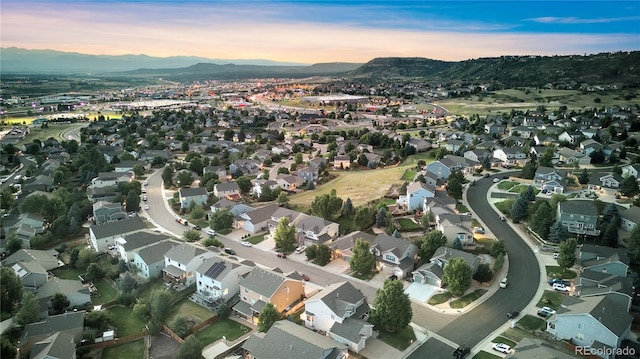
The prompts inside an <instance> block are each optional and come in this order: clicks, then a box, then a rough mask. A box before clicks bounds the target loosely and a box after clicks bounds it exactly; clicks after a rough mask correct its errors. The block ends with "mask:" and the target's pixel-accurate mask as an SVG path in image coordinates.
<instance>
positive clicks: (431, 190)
mask: <svg viewBox="0 0 640 359" xmlns="http://www.w3.org/2000/svg"><path fill="white" fill-rule="evenodd" d="M435 195H436V188H435V187H434V186H432V185H428V184H426V183H422V182H419V181H418V182H413V183H411V184H409V185H408V186H407V194H406V195H400V197H399V198H398V200H397V201H396V205H397V207H398V208H399V209H406V210H407V211H409V212H413V211H418V210H422V204H423V203H424V199H425V198H431V197H435Z"/></svg>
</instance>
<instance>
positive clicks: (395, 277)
mask: <svg viewBox="0 0 640 359" xmlns="http://www.w3.org/2000/svg"><path fill="white" fill-rule="evenodd" d="M389 279H390V280H398V276H397V275H395V274H392V275H390V276H389Z"/></svg>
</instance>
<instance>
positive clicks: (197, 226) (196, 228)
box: [193, 224, 202, 231]
mask: <svg viewBox="0 0 640 359" xmlns="http://www.w3.org/2000/svg"><path fill="white" fill-rule="evenodd" d="M193 229H195V230H196V231H199V230H201V229H202V227H200V226H199V225H197V224H196V225H194V226H193Z"/></svg>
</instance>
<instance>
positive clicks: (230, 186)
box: [215, 182, 240, 192]
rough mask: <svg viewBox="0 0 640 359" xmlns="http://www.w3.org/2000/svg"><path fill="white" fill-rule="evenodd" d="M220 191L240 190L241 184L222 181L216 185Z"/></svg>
mask: <svg viewBox="0 0 640 359" xmlns="http://www.w3.org/2000/svg"><path fill="white" fill-rule="evenodd" d="M215 189H216V191H218V192H227V191H240V186H238V184H237V183H236V182H222V183H218V184H216V185H215Z"/></svg>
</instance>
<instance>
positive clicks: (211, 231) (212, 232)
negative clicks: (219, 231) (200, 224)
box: [205, 228, 216, 236]
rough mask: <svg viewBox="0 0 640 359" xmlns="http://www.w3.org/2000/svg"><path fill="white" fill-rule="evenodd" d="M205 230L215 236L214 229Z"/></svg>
mask: <svg viewBox="0 0 640 359" xmlns="http://www.w3.org/2000/svg"><path fill="white" fill-rule="evenodd" d="M205 232H206V233H207V234H208V235H210V236H215V235H216V231H214V230H213V229H211V228H208V229H207V230H206V231H205Z"/></svg>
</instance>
